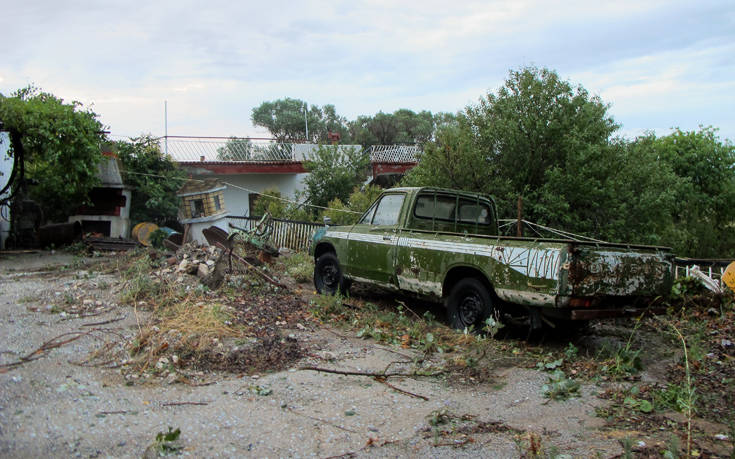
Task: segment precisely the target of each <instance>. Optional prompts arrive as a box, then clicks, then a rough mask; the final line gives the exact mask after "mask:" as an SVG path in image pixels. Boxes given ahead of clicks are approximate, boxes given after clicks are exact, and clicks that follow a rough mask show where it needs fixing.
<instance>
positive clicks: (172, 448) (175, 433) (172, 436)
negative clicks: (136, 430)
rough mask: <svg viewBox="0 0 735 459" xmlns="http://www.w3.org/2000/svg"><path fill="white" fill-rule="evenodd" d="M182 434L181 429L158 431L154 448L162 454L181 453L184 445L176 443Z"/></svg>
mask: <svg viewBox="0 0 735 459" xmlns="http://www.w3.org/2000/svg"><path fill="white" fill-rule="evenodd" d="M180 435H181V429H179V428H177V429H176V430H172V429H171V427H169V428H168V432H158V434H157V435H156V442H155V443H154V449H155V450H156V452H157V453H158V454H159V455H160V456H168V455H171V454H181V450H182V449H183V447H182V446H180V445H178V444H176V441H177V440H178V439H179V436H180Z"/></svg>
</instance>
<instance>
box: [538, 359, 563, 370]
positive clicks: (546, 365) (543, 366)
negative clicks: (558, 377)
mask: <svg viewBox="0 0 735 459" xmlns="http://www.w3.org/2000/svg"><path fill="white" fill-rule="evenodd" d="M563 364H564V359H557V360H554V361H551V362H549V361H544V362H538V363H537V364H536V368H537V369H538V370H541V371H551V370H556V369H558V368H559V367H561V366H562V365H563Z"/></svg>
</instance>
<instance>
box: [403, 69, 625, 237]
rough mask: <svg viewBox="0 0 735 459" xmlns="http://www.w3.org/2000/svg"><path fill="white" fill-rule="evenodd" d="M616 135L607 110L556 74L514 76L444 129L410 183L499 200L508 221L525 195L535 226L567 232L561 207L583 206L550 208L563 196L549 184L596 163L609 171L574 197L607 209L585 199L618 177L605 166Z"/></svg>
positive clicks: (535, 71) (534, 71)
mask: <svg viewBox="0 0 735 459" xmlns="http://www.w3.org/2000/svg"><path fill="white" fill-rule="evenodd" d="M615 129H617V125H616V124H615V123H614V122H613V120H612V118H610V117H609V116H608V114H607V105H605V104H604V103H603V102H602V101H601V100H600V99H599V98H598V97H596V96H590V95H589V94H588V93H587V91H586V90H585V89H584V88H582V87H581V86H577V87H573V86H572V85H571V84H570V83H568V82H566V81H563V80H561V79H560V78H559V76H558V75H557V74H556V73H555V72H553V71H550V70H548V69H538V68H533V67H530V68H524V69H521V70H519V71H511V72H510V75H509V77H508V79H507V80H506V82H505V84H504V86H502V87H501V88H499V89H498V91H497V93H495V94H493V93H488V94H487V95H486V96H485V97H483V98H481V99H480V101H479V103H478V104H477V105H472V106H469V107H467V108H466V110H465V111H464V113H462V114H460V115H459V116H458V119H457V123H451V124H448V125H446V126H445V127H443V128H442V129H440V130H439V132H438V133H437V135H436V141H435V142H433V143H431V144H429V145H427V146H426V148H425V152H424V154H423V156H422V158H421V162H420V163H419V165H418V166H417V167H416V168H414V169H413V170H412V171H411V172H409V174H408V176H407V178H406V180H405V184H408V185H434V186H445V187H451V188H460V189H464V190H470V191H478V192H483V193H486V194H491V195H493V196H495V197H496V199H497V202H498V207H499V211H500V213H501V214H504V215H507V216H509V215H514V213H515V204H516V201H517V198H518V196H523V198H524V210H525V216H526V218H527V219H529V220H532V221H538V222H540V223H546V224H557V225H558V226H566V225H559V223H564V222H559V221H558V219H559V216H560V215H561V216H566V215H567V213H566V211H567V209H566V208H565V207H564V206H563V205H561V204H559V201H561V202H564V203H567V204H566V205H568V206H569V208H572V209H576V208H577V207H576V205H577V204H583V202H569V199H563V196H562V198H560V199H559V201H557V200H554V201H553V202H550V203H544V199H543V198H544V197H546V198H547V201H548V200H549V198H550V197H552V196H554V194H555V193H557V190H556V188H553V187H552V188H550V185H547V183H548V182H550V181H551V182H552V183H553V181H554V176H553V174H555V173H557V174H558V172H555V171H559V170H561V171H563V170H564V169H565V168H566V167H568V166H571V167H574V166H575V164H577V165H581V164H583V163H585V161H586V160H589V159H593V160H594V164H596V165H597V167H598V168H601V167H603V166H606V167H607V169H606V170H603V171H597V170H596V171H589V172H588V175H590V176H591V177H590V178H589V179H587V180H583V181H582V182H581V183H578V184H576V186H577V188H581V189H575V190H574V192H575V195H579V197H584V198H585V201H588V203H586V205H587V206H588V207H589V206H592V205H595V206H596V208H597V209H598V210H599V207H600V205H599V203H597V201H595V200H592V199H589V197H588V196H587V195H585V193H587V192H590V191H593V190H594V188H595V187H596V186H598V184H597V183H596V182H597V181H598V180H599V177H605V176H606V175H608V174H610V175H614V174H611V173H612V172H616V169H615V168H617V165H616V164H614V163H612V162H611V163H606V162H605V161H604V159H606V158H605V156H607V155H608V154H609V152H610V150H611V149H610V148H609V145H610V141H609V138H610V135H611V134H612V133H613V132H614V131H615ZM580 155H586V157H585V156H582V157H581V158H580ZM601 160H602V161H601ZM575 161H576V162H575ZM549 174H551V175H549ZM596 179H598V180H596ZM557 181H558V179H557ZM570 186H571V184H570ZM570 192H571V191H570ZM566 227H567V228H568V229H570V230H576V229H577V228H569V227H568V226H566Z"/></svg>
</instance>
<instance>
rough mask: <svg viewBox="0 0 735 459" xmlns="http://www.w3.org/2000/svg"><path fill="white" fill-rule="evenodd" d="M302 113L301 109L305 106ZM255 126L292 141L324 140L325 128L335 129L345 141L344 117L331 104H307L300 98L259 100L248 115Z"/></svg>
mask: <svg viewBox="0 0 735 459" xmlns="http://www.w3.org/2000/svg"><path fill="white" fill-rule="evenodd" d="M307 107H308V110H307V111H306V115H305V114H304V111H305V110H306V109H307ZM251 119H252V121H253V124H254V125H255V126H262V127H264V128H266V129H268V131H269V132H270V133H271V135H272V136H273V137H275V138H276V139H277V140H278V141H279V142H293V141H303V140H307V141H309V142H327V141H328V140H329V139H328V137H327V133H328V132H336V133H339V134H340V136H341V137H342V138H341V141H342V142H343V143H347V142H348V141H349V139H348V136H349V131H348V130H347V120H346V119H345V118H344V117H342V116H339V115H338V114H337V112H336V110H335V108H334V105H325V106H323V107H319V106H318V105H309V106H307V104H306V102H304V101H303V100H300V99H292V98H290V97H286V98H285V99H278V100H275V101H268V102H263V103H262V104H260V105H259V106H258V107H255V108H254V109H253V112H252V117H251ZM307 120H308V126H309V138H308V139H307V136H306V121H307Z"/></svg>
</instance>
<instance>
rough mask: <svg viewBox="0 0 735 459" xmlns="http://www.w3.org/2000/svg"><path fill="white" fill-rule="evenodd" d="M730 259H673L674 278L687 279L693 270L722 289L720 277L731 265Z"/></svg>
mask: <svg viewBox="0 0 735 459" xmlns="http://www.w3.org/2000/svg"><path fill="white" fill-rule="evenodd" d="M732 262H733V260H730V259H697V258H678V257H677V258H674V277H675V278H676V279H678V278H680V277H689V276H691V275H692V270H693V269H695V268H696V269H698V270H699V271H700V272H701V273H702V274H704V275H705V276H707V277H709V278H710V279H711V280H712V281H713V282H715V283H716V284H717V285H719V286H720V288H722V285H723V282H722V275H723V274H724V273H725V269H727V267H728V265H730V263H732Z"/></svg>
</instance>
